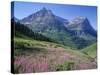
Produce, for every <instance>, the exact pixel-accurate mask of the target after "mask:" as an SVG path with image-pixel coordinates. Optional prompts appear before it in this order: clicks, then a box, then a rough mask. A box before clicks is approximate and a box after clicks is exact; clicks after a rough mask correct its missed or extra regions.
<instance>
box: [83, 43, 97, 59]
mask: <svg viewBox="0 0 100 75" xmlns="http://www.w3.org/2000/svg"><path fill="white" fill-rule="evenodd" d="M81 51H82V52H83V53H85V54H87V55H89V56H90V57H92V58H95V57H96V55H97V44H96V43H95V44H93V45H91V46H88V47H86V48H84V49H82V50H81Z"/></svg>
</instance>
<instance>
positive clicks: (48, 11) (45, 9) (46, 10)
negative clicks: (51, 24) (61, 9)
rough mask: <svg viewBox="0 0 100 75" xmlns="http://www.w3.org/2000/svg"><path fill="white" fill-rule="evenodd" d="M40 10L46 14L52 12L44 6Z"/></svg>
mask: <svg viewBox="0 0 100 75" xmlns="http://www.w3.org/2000/svg"><path fill="white" fill-rule="evenodd" d="M40 12H43V13H45V14H46V13H47V14H53V13H52V11H51V10H50V9H47V8H46V7H43V8H42V9H41V10H40Z"/></svg>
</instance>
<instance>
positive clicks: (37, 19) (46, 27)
mask: <svg viewBox="0 0 100 75" xmlns="http://www.w3.org/2000/svg"><path fill="white" fill-rule="evenodd" d="M20 23H22V24H24V25H25V26H27V27H28V28H29V29H31V30H32V31H34V32H38V33H41V34H43V35H45V36H46V37H49V38H52V39H54V40H57V41H58V42H59V43H61V44H63V45H67V46H71V47H73V48H84V47H86V46H88V45H90V44H92V43H94V42H96V37H97V34H96V31H95V30H94V29H93V27H92V26H91V24H90V22H89V20H88V19H87V18H86V17H76V18H75V19H73V20H72V21H71V22H69V21H68V20H67V19H63V18H61V17H59V16H56V15H54V14H53V12H52V11H51V10H49V9H46V8H43V9H41V10H40V11H37V12H36V13H34V14H31V15H29V16H28V17H25V18H23V19H22V20H20Z"/></svg>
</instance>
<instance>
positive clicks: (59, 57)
mask: <svg viewBox="0 0 100 75" xmlns="http://www.w3.org/2000/svg"><path fill="white" fill-rule="evenodd" d="M14 40H15V51H14V52H15V62H17V65H19V64H20V62H21V64H20V65H21V66H25V65H26V66H27V65H29V66H31V65H33V67H32V68H34V72H44V71H57V70H68V69H69V68H68V67H66V66H68V65H67V64H71V63H74V64H75V65H74V67H72V68H71V67H70V68H71V69H89V68H90V69H91V68H95V67H94V64H92V62H91V60H90V58H89V57H88V56H87V55H85V54H83V53H81V52H79V51H77V50H72V49H71V48H69V47H66V46H63V45H61V44H56V43H52V42H45V41H37V40H32V39H25V38H24V39H23V38H18V37H16V38H14ZM23 59H24V60H23ZM66 61H67V62H66ZM25 62H27V63H25ZM39 62H41V63H39ZM32 63H35V64H37V65H41V66H42V65H43V64H45V66H46V64H49V65H48V66H46V67H48V68H47V69H46V68H45V67H44V66H43V67H39V68H38V69H37V68H36V67H38V66H34V64H32ZM29 66H28V67H23V68H25V69H26V70H23V69H22V70H20V69H17V70H20V71H18V72H17V73H23V72H26V71H27V70H28V69H29ZM19 67H20V66H19ZM21 68H22V67H21ZM43 69H44V70H43ZM71 69H70V70H71ZM15 71H16V66H15ZM30 72H33V70H30Z"/></svg>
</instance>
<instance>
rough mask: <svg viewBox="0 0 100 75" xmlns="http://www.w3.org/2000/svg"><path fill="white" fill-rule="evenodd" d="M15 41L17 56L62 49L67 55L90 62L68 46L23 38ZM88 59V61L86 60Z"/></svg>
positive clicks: (83, 55)
mask: <svg viewBox="0 0 100 75" xmlns="http://www.w3.org/2000/svg"><path fill="white" fill-rule="evenodd" d="M14 41H15V52H16V53H15V55H21V54H22V55H23V54H25V53H26V54H27V53H28V54H30V53H31V52H35V53H36V52H46V51H47V50H48V48H62V49H64V50H65V51H66V52H67V53H70V54H71V55H76V56H79V57H80V58H82V59H84V60H83V61H85V60H88V59H87V58H88V55H85V54H84V53H82V52H80V51H78V50H73V49H71V48H70V47H68V46H64V45H61V44H56V43H51V42H45V41H39V40H38V41H37V40H32V39H22V38H18V37H16V38H14ZM85 58H86V59H85Z"/></svg>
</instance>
